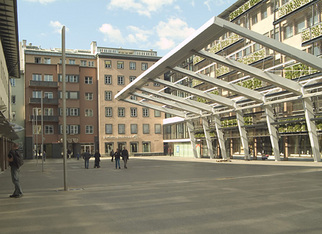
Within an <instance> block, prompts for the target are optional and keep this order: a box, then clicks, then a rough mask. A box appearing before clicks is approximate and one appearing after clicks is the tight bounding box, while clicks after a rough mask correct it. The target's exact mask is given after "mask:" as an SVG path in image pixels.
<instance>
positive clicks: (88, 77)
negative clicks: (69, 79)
mask: <svg viewBox="0 0 322 234" xmlns="http://www.w3.org/2000/svg"><path fill="white" fill-rule="evenodd" d="M85 84H93V77H90V76H85Z"/></svg>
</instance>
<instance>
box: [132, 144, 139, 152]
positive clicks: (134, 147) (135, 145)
mask: <svg viewBox="0 0 322 234" xmlns="http://www.w3.org/2000/svg"><path fill="white" fill-rule="evenodd" d="M138 148H139V143H138V142H131V143H130V153H131V154H134V153H137V152H138Z"/></svg>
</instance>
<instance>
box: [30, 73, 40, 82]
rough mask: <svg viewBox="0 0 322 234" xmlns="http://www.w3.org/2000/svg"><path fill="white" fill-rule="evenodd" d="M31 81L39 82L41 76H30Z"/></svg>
mask: <svg viewBox="0 0 322 234" xmlns="http://www.w3.org/2000/svg"><path fill="white" fill-rule="evenodd" d="M32 80H34V81H41V74H32Z"/></svg>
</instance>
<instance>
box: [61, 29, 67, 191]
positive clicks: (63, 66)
mask: <svg viewBox="0 0 322 234" xmlns="http://www.w3.org/2000/svg"><path fill="white" fill-rule="evenodd" d="M65 58H66V55H65V26H63V28H62V70H63V75H62V76H63V157H64V190H65V191H67V172H66V170H67V165H66V163H67V135H66V63H65Z"/></svg>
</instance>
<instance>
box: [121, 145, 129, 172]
mask: <svg viewBox="0 0 322 234" xmlns="http://www.w3.org/2000/svg"><path fill="white" fill-rule="evenodd" d="M122 159H123V162H124V168H125V169H127V166H126V165H127V160H128V159H129V151H127V149H126V148H125V147H124V148H123V150H122Z"/></svg>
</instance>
